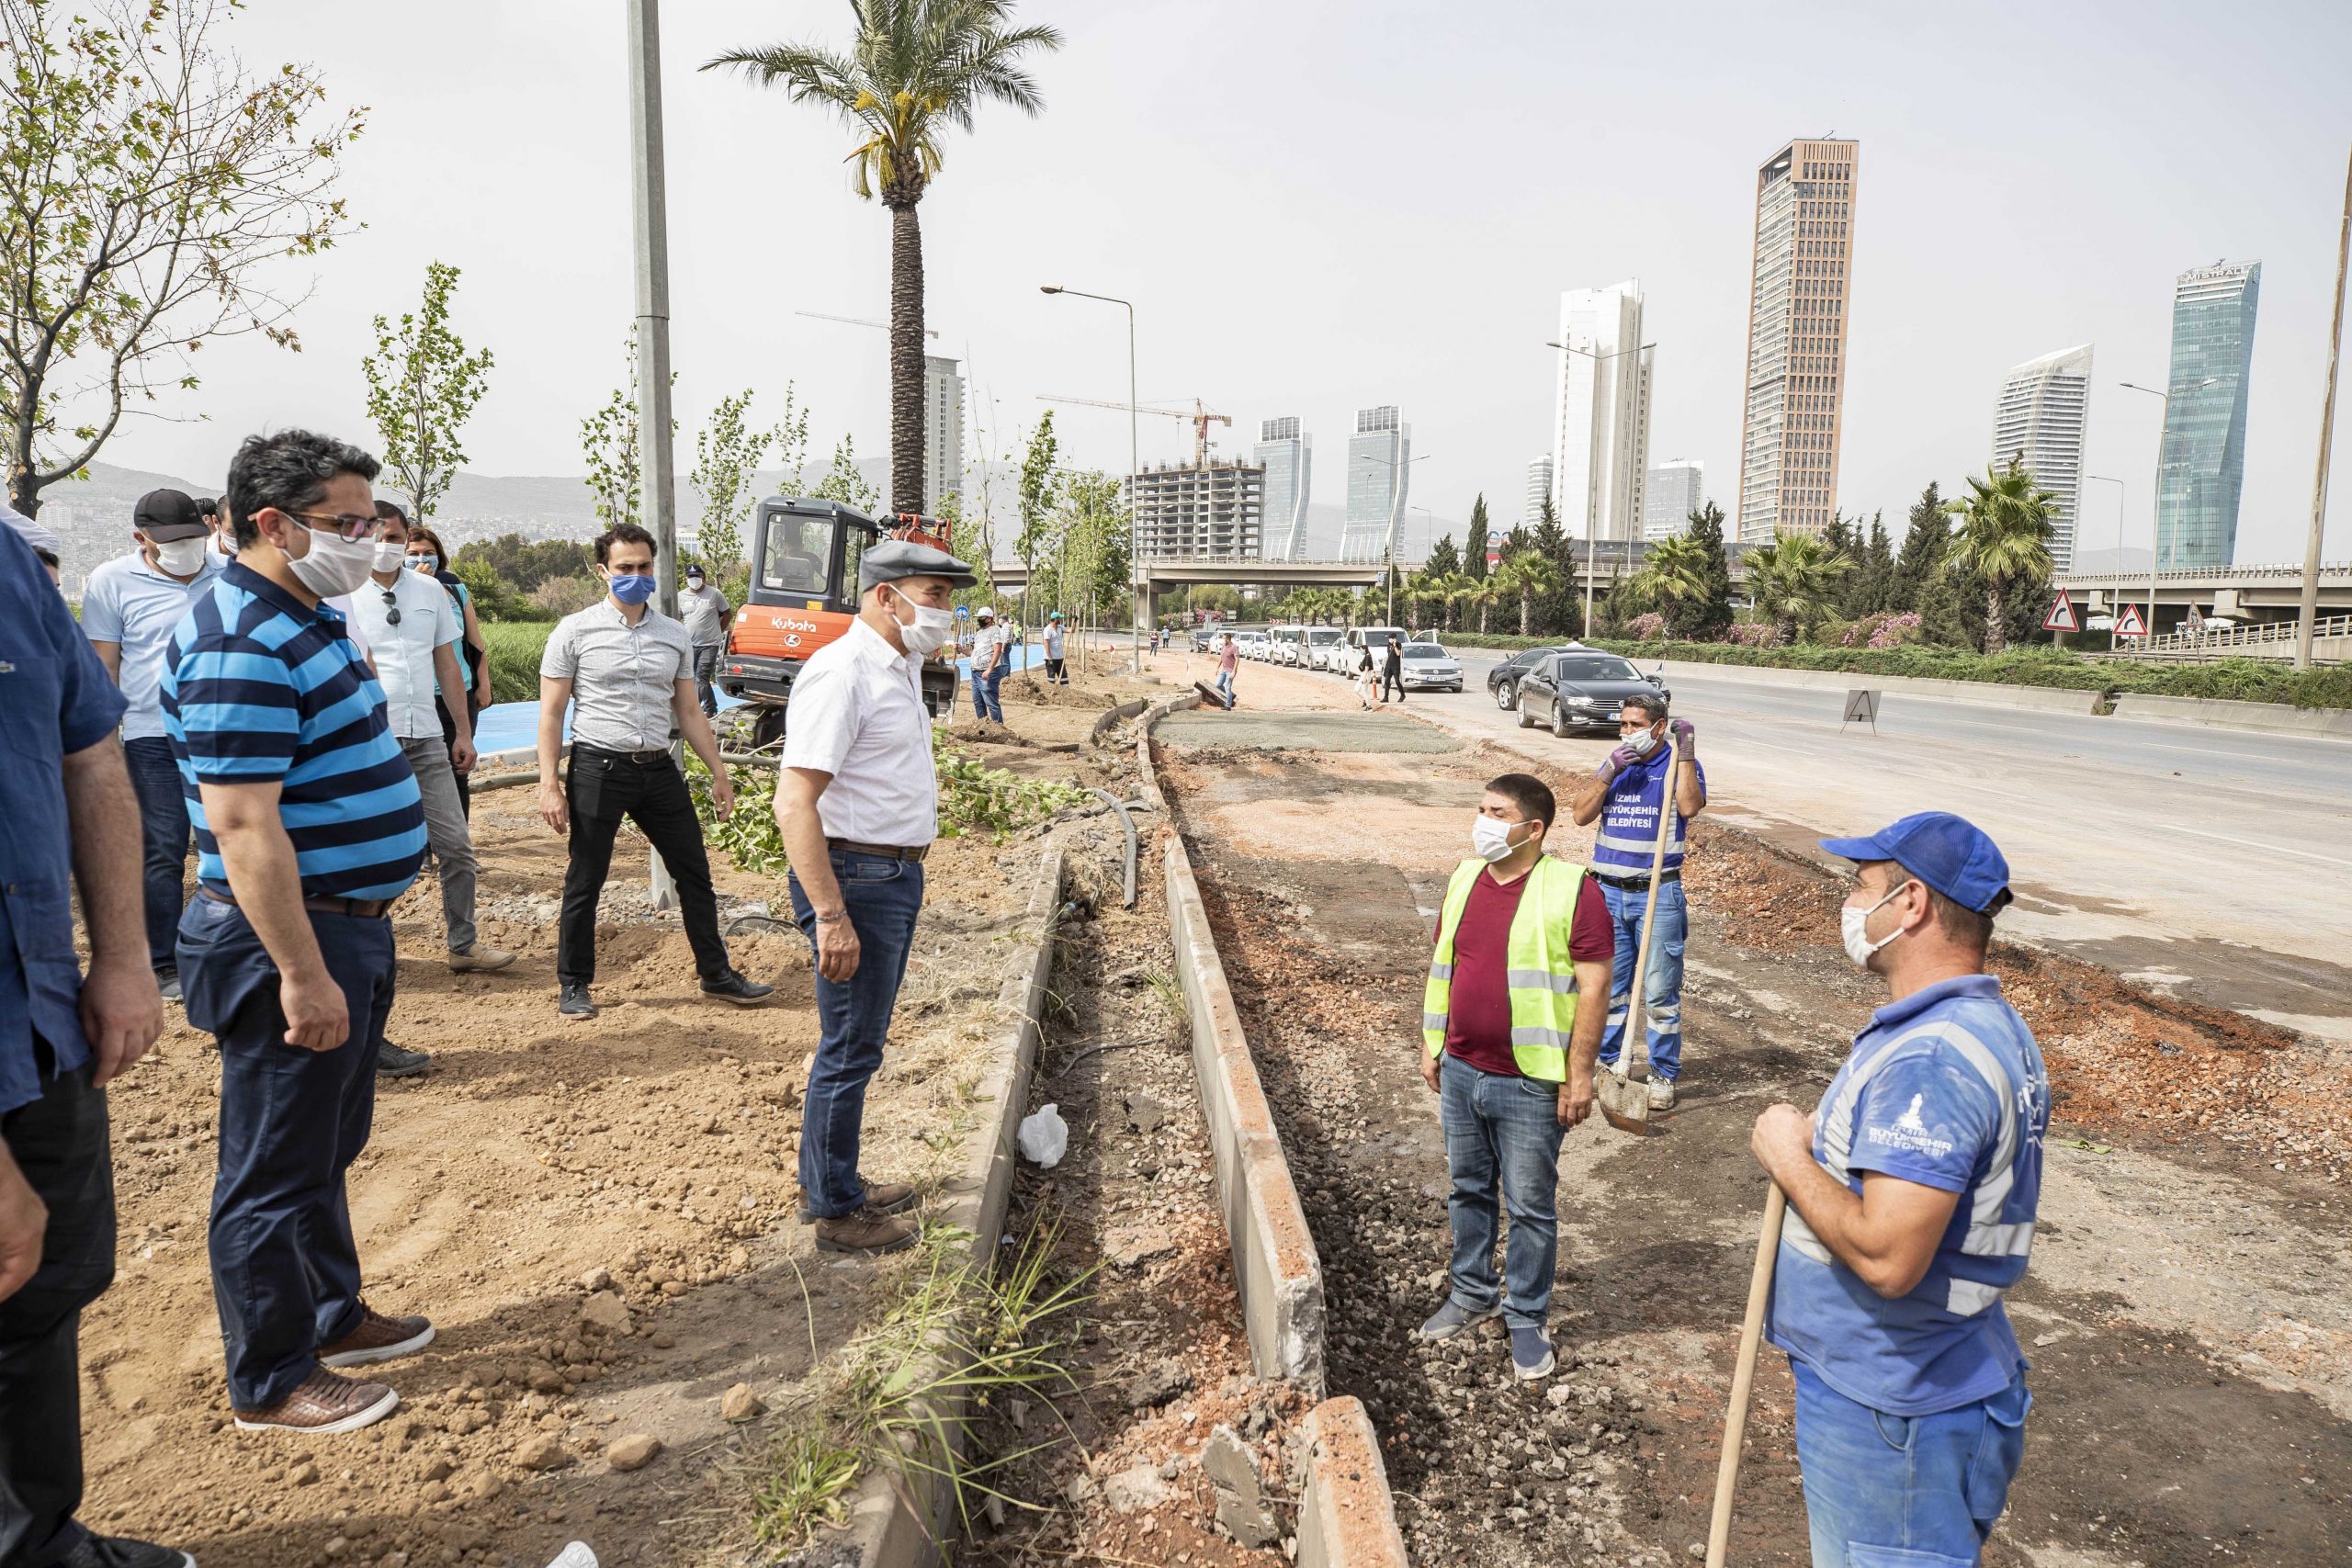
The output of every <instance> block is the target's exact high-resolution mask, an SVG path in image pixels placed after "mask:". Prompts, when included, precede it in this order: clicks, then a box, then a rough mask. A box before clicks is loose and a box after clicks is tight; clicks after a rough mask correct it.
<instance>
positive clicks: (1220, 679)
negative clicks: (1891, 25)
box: [1216, 632, 1241, 708]
mask: <svg viewBox="0 0 2352 1568" xmlns="http://www.w3.org/2000/svg"><path fill="white" fill-rule="evenodd" d="M1240 667H1241V649H1239V648H1238V647H1237V646H1236V645H1235V643H1234V640H1233V634H1232V633H1231V632H1227V633H1226V634H1225V645H1224V646H1223V647H1221V648H1219V649H1217V650H1216V689H1217V694H1218V695H1219V696H1222V697H1223V698H1224V699H1225V705H1226V706H1227V707H1228V708H1229V707H1231V706H1232V705H1233V675H1234V671H1237V670H1238V669H1240Z"/></svg>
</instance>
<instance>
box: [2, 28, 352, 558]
mask: <svg viewBox="0 0 2352 1568" xmlns="http://www.w3.org/2000/svg"><path fill="white" fill-rule="evenodd" d="M236 9H237V6H236V4H235V0H74V3H72V4H64V3H62V0H6V4H0V301H5V303H0V426H5V430H6V448H5V451H0V468H5V477H6V481H7V493H8V496H9V498H10V501H11V503H12V504H13V505H14V506H15V507H16V509H17V511H19V512H21V513H24V514H25V515H27V516H28V517H32V516H38V515H39V514H40V497H41V491H43V490H44V489H46V488H47V487H49V486H51V485H53V484H55V483H57V482H58V481H60V480H62V479H72V478H74V477H77V476H79V475H81V474H82V473H83V472H84V471H85V469H86V468H87V467H88V465H89V464H90V462H91V460H92V459H93V458H95V457H96V456H97V455H98V453H99V451H100V450H101V449H102V448H103V447H104V446H106V444H107V440H108V439H109V438H110V437H111V436H112V435H113V434H114V433H115V430H116V428H117V427H118V426H119V424H120V423H122V419H123V416H124V414H125V413H127V412H143V409H142V407H141V405H145V404H148V403H152V402H156V401H159V400H161V399H162V396H163V394H164V393H165V392H167V391H175V390H176V391H179V392H183V393H186V392H193V391H196V390H197V389H198V387H199V385H200V383H199V380H198V375H197V372H196V369H195V356H196V355H197V354H198V352H199V351H200V350H201V349H202V348H203V347H204V346H205V345H206V344H209V343H213V342H216V341H218V340H219V339H221V338H224V337H233V336H236V335H238V334H240V333H262V334H263V335H264V336H266V337H267V338H268V339H269V340H270V341H271V342H272V343H275V344H277V345H278V346H279V347H281V348H288V349H294V350H298V351H299V350H300V348H301V346H302V343H301V339H300V337H299V336H297V335H296V334H295V333H294V331H293V329H292V328H291V327H289V326H288V325H287V324H286V322H287V319H288V316H289V315H290V314H291V313H292V311H293V310H294V308H295V306H296V305H298V304H299V303H300V295H299V293H295V292H289V291H288V290H286V288H285V287H284V285H283V284H282V283H281V282H279V281H277V276H276V275H277V274H278V273H279V272H280V271H281V269H282V267H283V265H284V263H285V262H287V261H288V260H289V259H291V258H298V257H309V256H316V255H317V254H319V253H321V252H322V251H325V250H327V249H329V248H331V247H332V246H333V245H334V243H335V241H336V239H337V238H338V237H339V236H340V235H342V234H344V233H345V232H346V231H349V229H350V227H351V219H350V218H349V216H348V215H347V213H346V212H345V209H344V204H343V200H342V198H341V197H337V196H336V195H335V194H334V186H335V181H336V178H337V177H338V175H340V174H341V172H342V156H343V152H344V150H345V148H347V147H348V146H349V145H350V144H351V142H352V141H355V140H356V139H357V137H358V135H359V133H360V129H361V124H362V120H361V116H360V114H359V113H358V112H357V111H356V110H352V111H337V110H334V109H333V108H330V107H328V105H327V93H326V87H325V85H324V84H323V83H322V81H321V79H320V78H319V76H318V75H317V74H316V73H314V72H312V71H311V70H309V69H308V68H306V67H303V66H299V65H293V64H287V65H281V66H278V67H277V69H275V70H266V71H248V69H247V68H246V67H245V65H244V64H243V62H242V61H240V60H239V59H238V58H237V56H236V54H235V53H234V52H233V51H232V50H231V48H230V47H229V45H228V44H227V42H226V40H225V39H222V38H221V37H220V33H221V32H222V31H223V30H224V29H225V26H226V24H227V23H228V21H229V19H230V18H231V17H232V15H233V14H234V13H235V11H236Z"/></svg>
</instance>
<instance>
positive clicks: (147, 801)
mask: <svg viewBox="0 0 2352 1568" xmlns="http://www.w3.org/2000/svg"><path fill="white" fill-rule="evenodd" d="M122 760H123V761H125V762H127V763H129V764H130V789H131V793H132V794H134V795H137V796H138V797H139V827H140V840H141V844H142V845H143V847H144V851H145V853H144V856H143V860H144V863H145V866H146V890H147V961H148V962H149V963H150V964H153V965H154V967H155V972H156V973H157V974H159V975H160V974H165V973H168V972H169V971H170V970H171V969H172V968H173V967H174V966H175V965H176V964H178V963H179V959H178V958H177V957H175V955H174V953H173V944H174V943H175V942H177V941H178V940H179V927H180V904H181V902H182V898H181V894H182V891H183V890H184V889H185V887H186V886H187V881H186V879H187V852H188V848H189V845H190V843H191V842H192V835H191V832H190V829H189V827H188V820H187V795H185V794H183V793H182V786H181V784H180V765H179V763H177V762H176V761H173V760H172V743H171V742H170V741H168V740H166V739H164V738H163V737H162V736H160V735H151V736H143V737H141V739H137V740H126V741H124V742H123V743H122Z"/></svg>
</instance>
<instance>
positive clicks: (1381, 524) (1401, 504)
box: [1340, 403, 1413, 561]
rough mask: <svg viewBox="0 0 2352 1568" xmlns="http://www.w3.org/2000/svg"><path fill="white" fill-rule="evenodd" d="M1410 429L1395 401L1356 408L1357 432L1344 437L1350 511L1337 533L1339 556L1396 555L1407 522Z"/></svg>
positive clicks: (1370, 558) (1367, 558)
mask: <svg viewBox="0 0 2352 1568" xmlns="http://www.w3.org/2000/svg"><path fill="white" fill-rule="evenodd" d="M1412 463H1413V427H1412V426H1411V425H1409V424H1407V423H1405V422H1404V421H1403V420H1402V419H1401V418H1400V417H1398V415H1397V405H1396V404H1394V403H1384V404H1382V405H1381V406H1380V407H1378V408H1371V409H1358V410H1357V411H1356V431H1355V434H1353V435H1351V436H1350V437H1348V515H1347V525H1346V527H1345V528H1343V529H1342V530H1341V531H1340V559H1342V560H1357V561H1376V560H1389V559H1394V558H1395V557H1396V555H1397V536H1398V535H1399V534H1400V533H1401V532H1402V531H1403V528H1404V523H1405V495H1406V491H1407V489H1408V481H1409V480H1410V479H1411V476H1412Z"/></svg>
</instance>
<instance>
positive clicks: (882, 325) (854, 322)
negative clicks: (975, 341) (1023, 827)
mask: <svg viewBox="0 0 2352 1568" xmlns="http://www.w3.org/2000/svg"><path fill="white" fill-rule="evenodd" d="M792 313H793V314H794V315H796V316H806V317H808V318H809V320H810V321H846V322H848V323H849V324H850V325H851V326H853V327H874V328H876V329H877V330H879V331H882V332H886V333H887V332H888V331H889V330H890V323H889V322H888V321H867V320H866V319H865V317H863V316H829V315H827V314H826V313H825V312H824V311H822V310H795V311H793V312H792ZM922 335H923V336H925V337H937V336H938V335H939V333H938V330H937V329H936V328H933V327H925V328H923V330H922Z"/></svg>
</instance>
